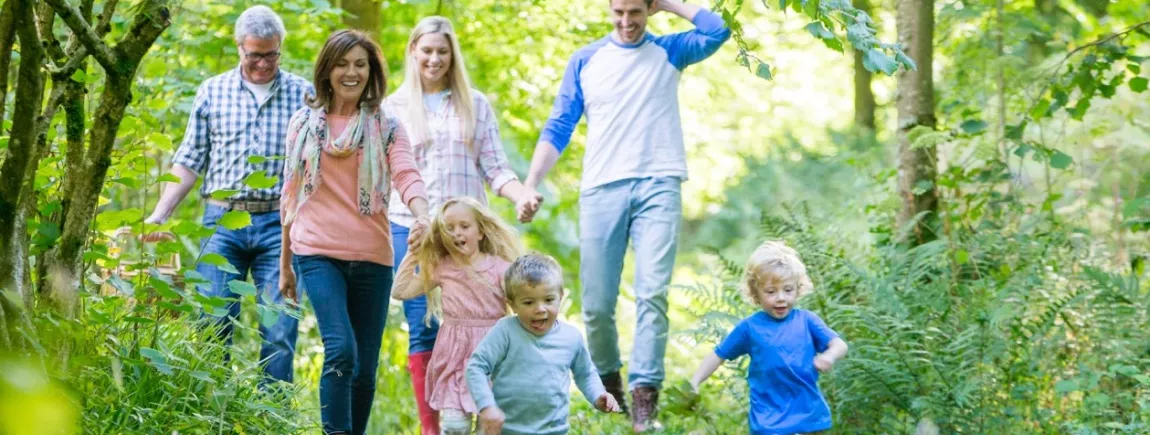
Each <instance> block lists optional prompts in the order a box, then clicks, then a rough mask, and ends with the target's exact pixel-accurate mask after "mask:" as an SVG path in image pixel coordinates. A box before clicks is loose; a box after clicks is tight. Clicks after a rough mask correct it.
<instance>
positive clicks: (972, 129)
mask: <svg viewBox="0 0 1150 435" xmlns="http://www.w3.org/2000/svg"><path fill="white" fill-rule="evenodd" d="M959 128H961V129H962V131H964V132H966V134H978V133H982V132H983V131H984V130H986V121H983V120H981V119H968V120H966V121H963V122H962V125H961V126H960V127H959Z"/></svg>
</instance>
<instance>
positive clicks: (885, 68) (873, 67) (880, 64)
mask: <svg viewBox="0 0 1150 435" xmlns="http://www.w3.org/2000/svg"><path fill="white" fill-rule="evenodd" d="M863 67H865V68H866V69H867V71H870V72H879V71H882V72H883V73H884V74H886V75H888V76H889V75H894V72H895V71H896V70H898V63H896V62H895V61H894V59H892V58H891V57H890V56H887V55H886V53H883V52H882V51H880V50H878V49H876V48H872V49H870V50H867V52H866V55H864V56H863Z"/></svg>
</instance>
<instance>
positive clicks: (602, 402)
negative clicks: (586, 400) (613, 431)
mask: <svg viewBox="0 0 1150 435" xmlns="http://www.w3.org/2000/svg"><path fill="white" fill-rule="evenodd" d="M595 408H596V409H598V410H599V411H602V412H622V411H623V410H622V409H619V402H616V401H615V396H612V395H611V393H603V394H600V395H599V398H598V399H595Z"/></svg>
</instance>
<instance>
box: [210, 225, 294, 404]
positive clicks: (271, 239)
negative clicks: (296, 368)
mask: <svg viewBox="0 0 1150 435" xmlns="http://www.w3.org/2000/svg"><path fill="white" fill-rule="evenodd" d="M226 212H227V209H225V208H224V207H220V206H218V205H214V204H208V205H207V208H206V209H205V210H204V220H203V223H204V226H205V227H208V228H215V229H216V232H215V234H212V235H211V236H210V237H208V238H206V239H204V240H203V241H201V242H200V251H201V254H200V255H207V254H219V255H221V256H223V257H224V258H225V259H227V260H228V262H229V263H231V265H232V266H233V267H235V268H236V270H237V271H239V273H238V274H235V273H228V272H224V271H222V270H220V269H219V268H217V267H216V266H213V265H210V264H206V263H203V262H201V263H200V264H198V265H197V266H196V271H197V272H199V273H200V274H202V275H203V276H204V277H205V278H207V279H208V281H210V282H211V287H210V288H208V287H207V286H205V285H200V286H197V287H199V289H200V292H201V293H202V294H203V295H205V296H209V297H220V298H226V299H229V300H230V302H229V303H228V306H227V309H228V316H227V317H216V318H215V320H216V324H217V325H218V327H219V328H220V329H219V331H220V338H221V339H223V340H224V341H225V342H226V343H227V344H228V345H229V346H230V345H231V344H232V329H233V326H232V320H231V319H236V318H238V317H239V315H240V303H239V297H238V296H237V295H236V294H235V293H234V292H232V290H231V287H229V286H228V282H230V281H232V280H240V281H244V280H246V279H247V277H248V275H249V274H250V275H251V277H252V280H253V281H255V285H256V288H257V289H258V290H259V293H258V297H257V298H256V299H257V300H258V301H259V303H260V304H261V305H275V304H281V303H283V300H284V298H283V295H281V294H280V290H279V282H280V244H281V242H282V238H281V234H282V229H283V228H282V226H281V225H280V215H279V212H278V211H271V212H266V213H252V214H251V218H252V223H251V225H249V226H246V227H244V228H240V229H238V230H229V229H227V228H224V227H217V225H216V222H217V221H219V219H220V217H222V216H223V215H224V213H226ZM259 331H260V337H263V344H262V345H261V347H260V361H261V362H262V363H263V364H264V373H266V374H267V376H268V377H269V378H271V379H276V380H280V381H284V382H291V381H292V358H293V357H294V356H295V343H296V336H297V335H298V321H297V320H296V318H295V317H292V316H290V315H288V314H283V313H281V314H280V315H279V316H278V319H277V320H276V322H275V324H274V325H272V326H271V327H267V326H264V325H263V324H262V323H261V324H260V327H259Z"/></svg>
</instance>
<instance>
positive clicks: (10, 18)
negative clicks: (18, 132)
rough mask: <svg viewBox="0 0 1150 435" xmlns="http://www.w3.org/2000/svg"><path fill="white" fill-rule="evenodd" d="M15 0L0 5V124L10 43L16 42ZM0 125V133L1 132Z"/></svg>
mask: <svg viewBox="0 0 1150 435" xmlns="http://www.w3.org/2000/svg"><path fill="white" fill-rule="evenodd" d="M16 1H17V0H8V1H5V2H4V5H3V6H0V126H3V124H4V119H5V118H4V115H5V113H4V112H5V108H7V105H6V104H4V102H5V101H8V68H9V67H10V66H12V45H13V43H14V42H16V13H15V12H14V11H13V9H14V8H15V7H16ZM3 130H4V129H3V127H0V133H3Z"/></svg>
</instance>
